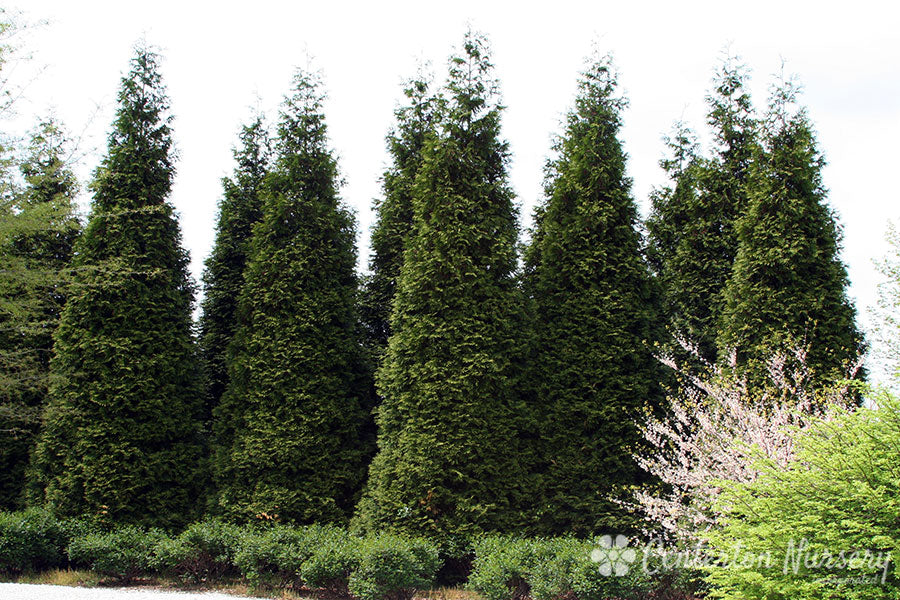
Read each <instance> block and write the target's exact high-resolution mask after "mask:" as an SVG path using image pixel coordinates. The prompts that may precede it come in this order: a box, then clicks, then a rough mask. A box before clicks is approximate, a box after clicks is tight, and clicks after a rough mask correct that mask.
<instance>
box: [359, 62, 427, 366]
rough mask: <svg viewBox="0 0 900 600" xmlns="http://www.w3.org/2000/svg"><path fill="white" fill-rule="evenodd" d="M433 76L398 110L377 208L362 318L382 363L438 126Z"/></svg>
mask: <svg viewBox="0 0 900 600" xmlns="http://www.w3.org/2000/svg"><path fill="white" fill-rule="evenodd" d="M430 85H431V81H430V78H429V77H427V76H425V75H421V74H420V75H419V76H418V77H416V78H415V79H412V80H411V81H409V82H408V83H407V85H406V87H405V88H404V90H403V92H404V94H405V95H406V98H407V99H408V103H407V104H406V105H404V106H401V107H400V108H398V109H397V110H396V111H394V116H395V118H396V120H397V122H396V125H395V126H394V129H393V131H392V132H391V133H390V134H389V135H388V136H387V148H388V153H389V154H390V156H391V166H390V167H389V168H388V170H387V171H386V172H385V173H384V178H383V193H384V196H383V198H382V199H380V200H379V201H377V202H376V204H375V225H374V227H373V228H372V255H371V258H370V259H369V270H370V271H371V274H370V275H369V277H368V279H367V281H366V285H365V290H364V295H363V298H362V303H361V313H362V314H361V316H362V319H363V323H364V326H365V329H366V336H367V338H368V344H369V346H370V348H371V350H372V351H373V352H374V354H375V357H374V358H375V359H376V360H378V359H379V358H380V355H381V354H382V353H383V351H384V349H385V348H386V347H387V342H388V338H389V337H390V333H391V327H390V315H391V303H392V302H393V300H394V294H395V293H396V290H397V280H398V279H399V277H400V265H402V264H403V249H404V244H405V243H406V238H407V237H408V236H409V233H410V231H411V230H412V221H413V210H412V193H413V186H414V184H415V179H416V173H417V172H418V170H419V167H420V166H421V164H422V149H423V147H424V145H425V139H426V137H427V134H428V133H429V132H430V131H431V130H432V129H433V128H434V121H435V118H436V112H435V111H436V104H437V100H436V98H435V97H434V96H433V95H432V94H431V92H430V90H429V87H430Z"/></svg>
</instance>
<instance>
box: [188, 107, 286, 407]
mask: <svg viewBox="0 0 900 600" xmlns="http://www.w3.org/2000/svg"><path fill="white" fill-rule="evenodd" d="M240 139H241V145H240V147H238V148H236V149H235V150H234V160H235V163H236V166H235V169H234V174H233V176H232V177H231V178H226V179H223V180H222V188H223V195H222V200H221V201H220V203H219V216H218V223H217V225H216V240H215V245H214V246H213V250H212V253H211V254H210V256H209V258H208V259H207V260H206V271H205V273H204V275H203V290H204V296H203V304H202V307H203V315H202V316H201V318H200V347H201V350H202V352H203V365H204V370H205V374H206V383H207V399H206V403H207V406H206V411H205V413H206V418H207V419H209V418H210V416H211V414H212V411H213V410H214V408H215V407H216V406H218V404H219V402H220V400H221V398H222V394H223V393H224V392H225V388H226V386H227V382H228V373H227V366H226V362H227V360H226V359H227V354H228V348H229V346H230V344H231V340H232V339H233V338H234V333H235V330H236V328H237V304H238V297H239V296H240V293H241V289H242V288H243V285H244V271H245V269H246V266H247V258H248V254H249V252H250V241H251V235H252V233H253V225H254V224H256V223H257V222H258V221H259V220H260V219H261V218H262V199H261V198H260V190H261V187H262V182H263V178H264V177H265V174H266V172H267V169H268V161H269V156H268V155H269V140H268V134H267V132H266V129H265V126H264V124H263V120H262V117H259V116H258V117H256V118H255V119H254V120H253V121H252V122H251V123H250V124H249V125H246V126H244V127H243V128H242V129H241V134H240Z"/></svg>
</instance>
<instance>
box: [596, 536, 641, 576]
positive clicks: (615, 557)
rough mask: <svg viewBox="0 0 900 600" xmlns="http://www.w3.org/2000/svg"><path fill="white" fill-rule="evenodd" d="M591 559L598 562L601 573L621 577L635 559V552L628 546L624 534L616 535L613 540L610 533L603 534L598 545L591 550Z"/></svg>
mask: <svg viewBox="0 0 900 600" xmlns="http://www.w3.org/2000/svg"><path fill="white" fill-rule="evenodd" d="M591 560H592V561H594V562H595V563H600V567H599V568H600V574H601V575H604V576H606V577H609V576H610V575H615V576H616V577H622V576H623V575H626V574H627V573H628V570H629V569H630V568H631V567H630V565H631V564H632V563H633V562H634V561H635V560H637V553H636V552H635V551H634V548H629V547H628V538H627V537H625V536H624V535H617V536H616V539H615V540H613V537H612V536H611V535H604V536H603V537H602V538H600V547H599V548H594V551H593V552H591Z"/></svg>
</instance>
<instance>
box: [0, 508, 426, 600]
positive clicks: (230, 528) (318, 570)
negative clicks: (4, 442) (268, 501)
mask: <svg viewBox="0 0 900 600" xmlns="http://www.w3.org/2000/svg"><path fill="white" fill-rule="evenodd" d="M67 566H71V567H74V568H80V569H90V570H92V571H94V572H95V573H96V574H97V575H99V576H100V577H102V578H104V579H107V580H112V581H115V582H118V583H129V582H132V581H134V580H135V579H138V578H142V577H154V576H157V575H164V576H167V577H175V578H179V579H181V580H183V581H187V582H191V583H202V582H208V581H214V580H217V579H224V578H233V577H242V578H243V579H244V580H246V581H247V582H248V583H250V584H251V585H253V586H271V587H291V588H295V589H299V588H306V589H307V590H309V591H312V590H326V591H330V592H334V593H338V594H342V595H346V596H348V597H349V596H352V597H354V598H357V599H359V600H409V599H411V598H412V596H413V594H414V593H415V592H416V590H420V589H426V588H429V587H432V586H433V585H434V578H435V574H436V573H437V571H438V569H439V567H440V566H441V560H440V557H439V554H438V548H437V547H436V546H435V545H434V544H432V543H430V542H428V541H426V540H422V539H415V538H407V537H403V536H399V535H394V534H382V535H373V536H357V535H351V534H350V533H348V532H347V531H346V530H344V529H340V528H337V527H332V526H322V525H311V526H308V527H290V526H287V525H275V526H269V527H265V528H258V527H241V526H238V525H234V524H231V523H226V522H223V521H218V520H207V521H202V522H199V523H195V524H193V525H191V526H189V527H187V528H186V529H185V530H184V531H182V532H180V533H179V534H178V535H176V536H170V535H168V534H167V533H166V532H164V531H161V530H159V529H143V528H140V527H135V526H126V527H121V528H118V529H114V530H111V531H109V530H106V531H102V530H99V529H98V528H97V527H94V526H91V525H90V524H89V523H88V522H86V521H77V520H69V519H58V518H56V517H54V516H53V514H51V513H50V512H48V511H45V510H42V509H30V510H26V511H22V512H16V513H2V512H0V572H2V573H5V574H7V575H10V576H13V577H15V576H18V575H20V574H22V573H24V572H35V571H41V570H44V569H51V568H59V567H67Z"/></svg>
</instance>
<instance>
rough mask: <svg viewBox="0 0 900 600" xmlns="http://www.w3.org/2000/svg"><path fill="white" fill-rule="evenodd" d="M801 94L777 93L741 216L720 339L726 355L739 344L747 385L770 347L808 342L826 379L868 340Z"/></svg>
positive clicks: (786, 88) (816, 371)
mask: <svg viewBox="0 0 900 600" xmlns="http://www.w3.org/2000/svg"><path fill="white" fill-rule="evenodd" d="M795 94H796V92H795V90H794V89H793V87H792V86H791V85H790V84H789V83H786V84H783V85H782V86H781V87H779V88H778V89H776V90H775V93H774V95H773V99H772V103H771V106H770V108H769V115H768V119H767V121H766V127H765V129H764V150H765V151H764V152H763V153H762V154H761V156H760V157H759V160H757V161H756V162H755V163H754V165H753V169H752V177H751V181H752V185H751V186H749V189H750V192H749V197H748V200H749V205H748V208H747V210H746V211H745V212H744V213H742V214H741V216H740V218H739V219H738V221H737V239H738V243H739V245H738V248H739V249H738V254H737V258H736V260H735V264H734V270H733V273H732V275H731V278H730V279H729V281H728V284H727V287H726V289H725V292H724V301H725V307H724V311H723V314H722V325H721V330H720V332H719V337H718V343H719V347H720V350H722V351H727V350H729V349H737V351H738V355H737V358H738V368H739V369H740V370H741V372H746V373H748V374H749V378H750V379H751V381H756V380H759V379H761V378H762V376H763V374H764V371H763V369H764V362H765V360H767V358H768V357H769V356H771V354H772V353H773V352H775V351H784V350H790V349H791V348H792V347H794V346H800V347H803V348H808V353H807V356H806V365H807V367H808V368H809V370H810V371H811V373H812V374H813V377H814V379H815V381H816V382H817V383H819V384H825V383H830V382H835V381H837V380H839V379H841V378H842V377H844V376H845V374H846V372H847V368H848V365H850V364H851V363H853V362H854V361H855V360H856V359H857V356H858V355H859V352H860V350H861V349H862V336H861V335H860V333H859V331H858V330H857V328H856V324H855V317H856V314H855V311H854V309H853V307H852V306H851V304H850V302H849V300H848V299H847V295H846V292H845V290H846V287H847V285H848V281H847V271H846V268H845V267H844V265H843V263H842V262H841V260H840V256H839V241H840V232H839V230H838V228H837V225H836V223H835V217H834V214H833V213H832V211H831V209H830V208H828V206H827V205H826V204H825V189H824V188H823V185H822V173H821V171H822V167H823V166H824V164H825V163H824V160H823V158H822V156H821V154H820V153H819V151H818V148H817V145H816V141H815V135H814V133H813V130H812V126H811V125H810V123H809V121H808V119H807V116H806V112H805V110H804V109H796V105H795ZM792 111H793V112H792Z"/></svg>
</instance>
